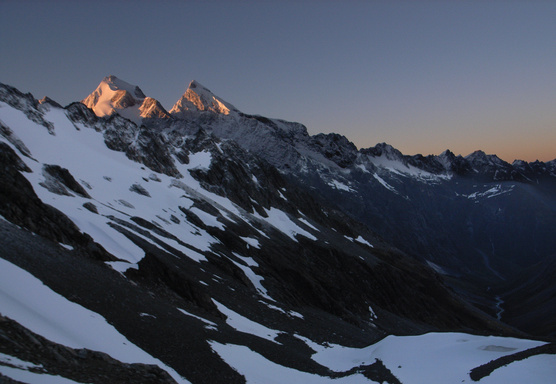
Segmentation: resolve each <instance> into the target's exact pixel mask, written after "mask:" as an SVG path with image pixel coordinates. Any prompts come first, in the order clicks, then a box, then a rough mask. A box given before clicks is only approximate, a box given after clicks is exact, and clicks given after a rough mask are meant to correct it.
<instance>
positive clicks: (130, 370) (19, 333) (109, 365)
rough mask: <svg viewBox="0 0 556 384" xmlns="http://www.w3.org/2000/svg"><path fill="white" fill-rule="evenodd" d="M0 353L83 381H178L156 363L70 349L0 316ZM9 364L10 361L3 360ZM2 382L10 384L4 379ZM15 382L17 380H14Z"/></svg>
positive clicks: (36, 370) (39, 370) (150, 383)
mask: <svg viewBox="0 0 556 384" xmlns="http://www.w3.org/2000/svg"><path fill="white" fill-rule="evenodd" d="M0 339H2V343H0V352H2V353H3V354H6V355H9V356H14V357H17V358H18V359H20V360H23V361H28V362H30V363H33V364H35V365H36V366H40V368H29V371H31V372H34V373H37V374H49V375H59V376H62V377H65V378H67V379H70V380H75V381H78V382H80V383H95V384H104V383H107V382H110V383H121V384H124V383H130V382H133V383H139V384H153V383H160V384H164V383H167V384H170V383H175V382H176V381H175V380H174V379H173V378H172V377H171V376H170V375H169V374H168V373H167V372H166V371H164V370H162V369H161V368H160V367H158V366H156V365H146V364H127V363H122V362H120V361H118V360H115V359H113V358H112V357H110V356H109V355H107V354H105V353H103V352H96V351H91V350H88V349H73V348H69V347H66V346H63V345H60V344H57V343H54V342H52V341H49V340H47V339H46V338H44V337H42V336H40V335H37V334H36V333H33V332H31V331H29V330H28V329H26V328H24V327H22V326H21V325H19V324H18V323H16V322H15V321H13V320H11V319H9V318H7V317H4V316H2V315H0ZM0 364H4V365H8V366H9V364H7V363H0ZM0 379H1V380H0V381H1V382H2V383H10V381H4V378H3V377H2V378H0ZM12 382H13V381H12Z"/></svg>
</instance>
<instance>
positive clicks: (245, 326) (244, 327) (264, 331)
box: [213, 300, 281, 344]
mask: <svg viewBox="0 0 556 384" xmlns="http://www.w3.org/2000/svg"><path fill="white" fill-rule="evenodd" d="M213 302H214V304H216V307H217V308H218V310H219V311H220V312H221V313H222V314H224V315H226V317H227V319H226V323H227V324H228V325H229V326H230V327H232V328H234V329H236V330H237V331H239V332H243V333H249V334H251V335H254V336H258V337H260V338H263V339H267V340H270V341H272V342H274V343H277V344H280V343H278V342H277V341H276V340H274V339H275V338H276V337H278V335H279V334H280V333H281V332H280V331H277V330H274V329H270V328H268V327H265V326H264V325H262V324H259V323H257V322H255V321H252V320H250V319H248V318H247V317H245V316H242V315H240V314H239V313H237V312H234V311H232V310H231V309H229V308H228V307H226V306H225V305H224V304H221V303H219V302H218V301H216V300H213Z"/></svg>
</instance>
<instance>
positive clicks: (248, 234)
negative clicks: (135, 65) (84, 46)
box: [0, 76, 556, 384]
mask: <svg viewBox="0 0 556 384" xmlns="http://www.w3.org/2000/svg"><path fill="white" fill-rule="evenodd" d="M148 100H149V98H147V97H145V96H144V94H143V93H142V92H141V90H140V89H139V88H138V87H134V86H131V85H129V84H127V83H125V82H123V81H122V80H119V79H117V78H115V77H114V76H110V77H107V78H105V79H104V80H103V82H101V84H100V85H99V87H98V88H97V90H96V91H95V92H93V94H91V95H90V96H89V97H88V98H87V99H85V100H84V101H83V102H82V103H72V104H70V105H68V106H67V107H65V108H63V107H61V106H60V105H58V104H57V103H55V102H54V101H52V100H50V99H46V98H45V99H43V100H41V102H39V101H37V100H36V99H35V98H34V97H33V96H32V95H30V94H22V93H20V92H19V91H18V90H17V89H15V88H12V87H10V86H6V85H0V239H1V249H2V252H1V253H0V257H1V258H0V315H1V317H0V336H1V337H2V340H3V342H2V343H1V344H0V375H1V376H0V378H2V380H9V379H8V378H11V379H13V380H16V381H19V382H41V383H45V382H56V383H62V382H64V383H65V382H68V383H73V382H88V383H90V382H94V383H105V382H107V381H108V382H111V383H127V382H130V380H131V381H133V382H138V383H142V382H144V383H153V382H160V383H167V382H192V383H206V382H211V383H218V382H222V383H235V382H237V383H242V382H246V381H247V382H253V383H273V382H276V383H283V382H290V383H294V382H295V383H297V382H298V383H302V382H303V383H305V382H309V383H312V382H315V383H326V382H345V383H373V382H387V383H404V384H406V383H425V382H426V383H430V382H456V380H457V382H461V381H462V380H471V378H472V377H471V376H470V372H478V373H476V374H474V375H475V376H473V377H475V379H477V378H479V379H480V382H486V383H502V382H504V383H506V382H508V381H507V380H508V378H512V379H519V380H521V381H525V380H529V381H535V382H539V383H544V382H546V383H548V382H550V381H551V380H552V378H553V377H554V373H555V372H554V369H553V367H554V366H555V364H554V363H555V362H556V360H555V358H554V355H553V353H554V351H553V349H554V348H553V347H552V344H547V343H546V342H543V341H532V340H527V339H518V338H515V337H521V338H523V337H526V336H527V335H526V334H524V333H522V332H521V331H519V330H517V329H515V328H513V327H511V326H508V325H507V324H504V323H503V322H501V321H499V319H497V318H496V313H494V311H495V308H499V306H500V302H501V300H502V301H503V299H500V298H499V300H498V301H497V303H498V307H496V306H495V305H494V304H492V306H490V307H489V303H488V300H487V299H485V297H486V296H485V295H482V294H476V295H475V296H472V294H473V293H476V292H475V291H477V290H478V289H479V288H478V287H480V285H475V286H471V285H470V282H469V281H468V280H465V279H462V280H461V281H460V282H459V285H458V282H457V281H456V276H457V273H459V272H458V271H460V270H463V269H464V267H463V266H462V267H461V269H458V267H459V266H460V264H461V263H462V261H461V260H460V259H458V258H457V255H456V256H453V255H452V254H447V255H446V258H445V259H441V258H440V257H439V256H440V251H439V250H435V249H431V251H430V253H428V254H419V253H418V252H412V250H413V248H412V247H405V244H406V243H405V241H408V240H410V239H412V238H413V237H417V238H421V237H423V236H425V234H424V232H423V231H420V230H419V228H418V227H419V226H420V225H422V222H421V221H420V220H419V216H416V214H415V212H416V210H417V208H416V205H417V202H419V204H421V206H420V207H421V208H420V209H421V210H422V211H426V212H429V213H430V212H431V211H428V209H432V208H431V207H428V206H427V204H431V203H430V202H427V200H426V196H428V195H429V194H430V195H432V194H435V193H436V195H435V196H434V200H435V201H436V202H437V203H439V204H447V202H449V201H451V202H453V203H454V204H455V205H453V206H458V207H459V209H461V210H465V209H468V208H469V207H477V211H476V212H479V208H480V209H484V208H485V207H490V205H489V204H490V202H491V201H493V200H496V199H502V198H505V197H506V196H511V197H512V198H519V199H523V198H524V197H523V196H529V195H528V193H529V194H531V195H532V194H533V192H534V193H535V194H540V195H541V196H544V194H548V195H549V196H550V193H548V192H549V191H551V190H550V189H549V187H545V188H546V189H544V190H543V189H537V188H536V187H535V188H533V187H534V186H535V184H533V183H525V184H515V183H517V182H516V181H515V180H516V179H515V178H514V179H511V178H510V179H507V180H506V179H504V180H500V179H499V178H494V177H493V179H492V180H490V181H489V180H487V179H484V181H482V182H481V183H478V182H477V180H478V179H476V178H475V173H481V170H480V169H477V168H478V167H479V165H478V164H479V163H480V161H479V160H480V158H481V156H479V155H480V154H477V155H476V156H473V158H471V159H467V158H462V157H461V156H460V157H455V156H454V155H453V154H451V153H450V152H445V153H444V154H442V155H440V156H438V157H427V158H425V157H422V156H421V157H419V156H413V157H408V156H404V155H403V154H401V153H400V152H399V151H397V150H395V149H394V148H392V147H391V146H388V145H386V144H380V145H377V146H376V147H375V148H370V149H366V150H357V148H356V147H355V146H354V145H353V144H352V143H350V142H349V141H348V140H347V139H346V138H345V137H343V136H340V135H335V134H331V135H316V136H309V135H308V133H307V130H306V129H305V127H303V126H302V125H300V124H297V123H289V122H285V121H282V120H277V119H267V118H264V117H261V116H251V115H245V114H243V113H241V112H240V111H238V110H237V109H236V108H234V107H233V106H232V105H231V104H230V103H227V102H225V101H223V100H222V99H220V98H218V97H217V96H215V95H214V94H212V93H211V92H210V91H208V90H207V89H206V88H205V87H203V86H201V85H200V84H199V83H197V82H192V83H191V84H190V85H189V88H188V90H187V91H186V92H185V94H184V96H183V97H182V99H180V101H179V102H178V103H177V104H176V106H174V108H173V109H172V110H171V111H170V114H168V113H164V114H156V113H155V114H145V115H142V114H141V113H142V110H141V108H143V107H144V106H145V105H146V103H147V102H148ZM152 100H154V99H152ZM147 104H148V103H147ZM156 108H157V109H160V108H162V107H161V106H160V108H159V107H158V106H157V107H156ZM161 110H162V111H163V109H161ZM488 164H490V163H488ZM504 167H505V165H504ZM511 167H512V169H516V170H518V169H519V172H520V173H521V174H523V175H526V176H527V178H528V179H531V180H534V179H533V178H534V177H537V179H535V180H537V181H539V182H540V184H539V185H542V186H546V185H549V186H550V185H551V184H549V183H550V182H553V181H552V180H553V179H554V164H551V163H546V164H542V165H539V164H536V165H535V164H526V163H525V164H523V163H517V164H516V163H514V164H513V165H511ZM542 167H544V168H542ZM488 172H491V171H490V170H489V171H488ZM468 175H470V176H468ZM489 175H490V173H489ZM510 176H511V172H510ZM466 177H468V178H470V179H469V180H472V181H469V182H467V181H465V180H467V179H465V178H466ZM481 177H482V178H485V177H490V176H488V175H486V176H485V175H482V174H481ZM481 180H483V179H481ZM510 180H512V181H510ZM509 183H512V184H509ZM520 183H521V182H520ZM547 183H548V184H547ZM491 184H492V185H491ZM455 185H457V187H455ZM552 185H553V184H552ZM527 188H530V189H532V191H529V190H527ZM523 191H524V192H523ZM547 191H548V192H547ZM443 194H445V197H443ZM431 199H432V197H431ZM505 201H506V204H508V206H510V205H511V204H510V203H511V200H505ZM546 201H550V199H548V198H547V199H546ZM543 202H544V200H543ZM457 204H461V207H460V206H459V205H457ZM453 206H449V207H448V210H449V209H451V208H452V207H453ZM493 207H494V206H493ZM534 207H535V206H534ZM534 207H533V208H534ZM438 208H439V207H436V209H438ZM446 208H447V207H442V209H443V210H446V211H447V209H446ZM492 209H494V208H492ZM506 209H508V210H509V211H511V212H513V211H512V209H513V208H511V207H510V208H506ZM359 211H360V212H359ZM402 211H406V213H407V215H406V216H401V214H402ZM496 212H498V211H496ZM548 212H549V213H548V214H546V216H548V218H544V217H540V218H536V220H541V222H542V220H548V221H550V220H552V219H553V217H551V216H550V212H553V211H548ZM369 213H371V214H373V215H377V214H380V215H381V216H380V217H381V220H382V221H381V223H380V224H376V223H375V221H374V220H375V219H376V217H375V216H372V217H371V219H367V220H364V217H363V216H365V215H366V214H369ZM421 214H422V215H423V213H422V212H421ZM496 214H498V215H499V213H496ZM388 215H390V216H391V217H389V218H387V219H386V218H385V217H386V216H388ZM423 217H424V216H423ZM486 217H487V218H486V219H485V221H486V222H489V220H490V216H486ZM444 219H445V220H446V218H444ZM406 220H408V221H409V222H408V223H405V221H406ZM396 222H397V225H398V226H399V227H398V228H401V229H402V231H398V232H397V234H396V235H395V236H385V231H388V230H391V229H392V228H393V226H394V225H395V223H396ZM441 223H443V221H442V220H439V223H435V225H436V224H438V225H440V224H441ZM425 224H426V223H425ZM427 225H428V224H427ZM458 225H459V224H458ZM466 225H468V224H466ZM472 225H475V223H474V222H473V223H472ZM426 229H428V227H426V225H425V230H426ZM405 231H407V232H405ZM547 232H550V229H548V230H547ZM446 233H448V234H450V233H451V232H443V233H440V234H435V235H430V234H429V235H430V236H431V238H428V239H425V238H423V239H422V243H423V244H428V243H427V242H432V241H435V239H436V237H441V236H445V235H446ZM412 236H413V237H412ZM539 239H540V241H545V240H544V238H543V237H542V235H539ZM457 240H458V239H457V238H455V239H452V240H451V241H452V242H453V243H454V247H456V246H457V244H456V243H457ZM474 244H476V246H477V248H478V250H476V251H475V252H476V253H477V254H479V255H481V254H480V252H481V248H480V247H481V246H482V243H481V242H480V241H479V239H477V241H476V242H475V243H474ZM421 245H422V244H421ZM423 246H424V245H423ZM543 246H546V245H542V246H540V245H539V247H538V248H539V249H541V251H542V249H543V248H542V247H543ZM404 248H406V249H404ZM451 255H452V256H451ZM450 257H453V259H450ZM481 257H482V259H481V260H482V262H483V263H484V265H486V267H483V268H482V269H481V268H478V269H479V270H480V271H485V270H486V272H483V273H484V275H485V279H488V278H492V276H496V275H497V274H500V275H502V273H509V272H507V271H506V269H503V268H501V267H500V266H499V265H498V264H496V263H497V262H498V261H497V259H496V258H494V257H491V255H485V256H484V257H483V256H481ZM423 261H427V262H423ZM458 263H459V264H458ZM487 267H488V268H487ZM512 268H513V266H510V267H508V268H507V270H508V271H511V269H512ZM439 272H440V273H439ZM501 277H504V276H501ZM447 284H450V285H451V286H452V288H449V287H448V285H447ZM472 288H473V289H472ZM493 289H494V287H493ZM496 294H497V295H498V296H499V294H500V292H496ZM541 302H542V300H541ZM470 303H473V304H475V306H473V305H471V304H470ZM502 305H503V304H502ZM538 307H539V304H538V303H536V304H535V306H534V308H535V310H538ZM489 313H490V314H489ZM510 313H511V311H510ZM502 320H504V317H502ZM547 329H548V331H547V333H546V334H549V333H550V329H551V328H550V325H549V326H548V328H547ZM472 334H481V335H496V337H494V336H474V335H472ZM392 335H398V336H392ZM410 335H413V336H410ZM415 335H420V336H415ZM510 336H512V337H510ZM400 351H403V352H400ZM499 359H507V360H499ZM491 360H494V361H495V363H493V364H494V365H495V367H494V368H492V369H491V368H489V367H491V366H488V367H487V368H485V367H482V368H479V367H480V366H482V365H483V364H486V363H488V362H489V361H491ZM498 361H509V362H511V364H509V365H508V366H507V367H497V366H496V364H497V363H496V362H498ZM513 361H515V362H513ZM475 368H476V370H474V369H475ZM489 370H490V371H489ZM531 370H534V372H533V373H530V372H531ZM483 372H488V373H489V374H490V376H488V375H487V376H486V377H484V374H483ZM481 375H483V376H481ZM107 378H108V379H107ZM131 378H132V379H131ZM8 382H10V381H8Z"/></svg>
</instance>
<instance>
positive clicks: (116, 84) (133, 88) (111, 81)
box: [101, 75, 146, 99]
mask: <svg viewBox="0 0 556 384" xmlns="http://www.w3.org/2000/svg"><path fill="white" fill-rule="evenodd" d="M102 83H105V84H107V85H108V86H109V87H110V89H111V90H113V91H127V92H129V93H131V94H132V95H133V96H134V97H137V98H139V99H144V98H145V97H146V96H145V94H144V93H143V91H142V90H141V88H139V87H138V86H137V85H132V84H130V83H128V82H126V81H123V80H121V79H118V78H117V77H116V76H114V75H109V76H106V77H105V78H104V79H102V81H101V84H102Z"/></svg>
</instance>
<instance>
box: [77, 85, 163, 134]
mask: <svg viewBox="0 0 556 384" xmlns="http://www.w3.org/2000/svg"><path fill="white" fill-rule="evenodd" d="M81 102H82V103H83V104H85V105H86V106H87V107H88V108H91V109H92V110H93V112H94V113H95V114H96V115H97V116H99V117H103V116H110V115H112V114H113V113H115V112H116V113H118V114H120V115H121V116H123V117H125V118H127V119H129V120H131V121H133V122H135V123H137V124H140V123H141V121H142V120H143V118H148V117H168V116H169V115H168V112H166V110H165V109H164V108H163V107H162V105H160V103H159V102H158V101H156V100H154V99H152V98H150V97H146V96H145V94H144V93H143V91H142V90H141V88H139V87H138V86H136V85H132V84H130V83H128V82H126V81H123V80H121V79H119V78H117V77H116V76H114V75H110V76H107V77H105V78H104V79H102V81H101V82H100V84H99V85H98V87H97V88H96V89H95V91H94V92H93V93H91V94H90V95H89V96H87V98H85V99H84V100H82V101H81ZM145 103H147V105H145Z"/></svg>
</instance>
